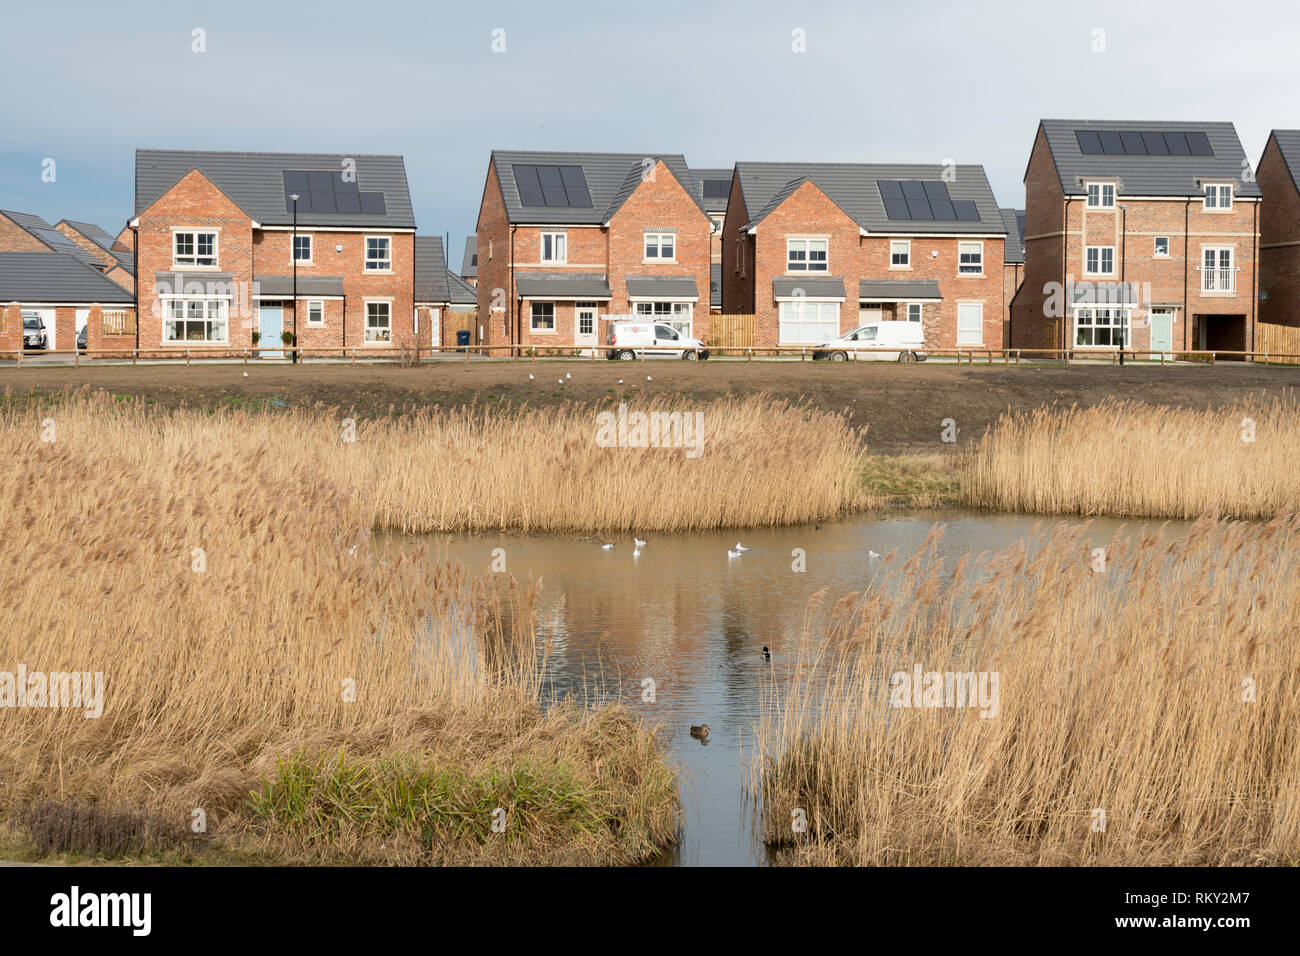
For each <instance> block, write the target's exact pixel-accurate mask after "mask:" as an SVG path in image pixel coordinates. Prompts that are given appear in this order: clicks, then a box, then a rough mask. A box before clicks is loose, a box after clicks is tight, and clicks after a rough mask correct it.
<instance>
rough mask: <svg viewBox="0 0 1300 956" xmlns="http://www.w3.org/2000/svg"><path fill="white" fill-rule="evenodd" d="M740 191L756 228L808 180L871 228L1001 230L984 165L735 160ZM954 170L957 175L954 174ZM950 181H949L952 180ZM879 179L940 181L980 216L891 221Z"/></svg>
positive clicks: (983, 231)
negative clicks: (738, 161)
mask: <svg viewBox="0 0 1300 956" xmlns="http://www.w3.org/2000/svg"><path fill="white" fill-rule="evenodd" d="M736 172H737V173H738V174H739V176H740V190H741V195H742V196H743V198H744V200H745V208H746V209H747V210H749V214H750V221H749V223H748V224H747V225H746V226H745V228H746V229H752V228H754V227H756V226H757V225H758V224H759V223H761V222H762V221H763V220H764V219H766V218H767V216H768V215H770V214H771V212H772V210H774V209H776V207H777V206H779V205H780V204H781V203H782V202H784V201H785V200H786V199H788V198H789V197H790V196H791V195H792V194H793V193H794V191H795V190H796V189H798V188H799V186H801V185H802V184H803V183H805V182H811V183H812V184H813V185H815V186H816V187H817V188H818V189H820V190H821V191H822V192H823V193H825V194H826V196H827V197H828V198H829V199H830V200H831V202H833V203H835V204H836V205H837V206H839V207H840V208H841V209H842V210H844V213H845V215H847V216H848V217H849V218H850V219H852V220H853V221H854V222H856V223H857V224H858V225H859V226H860V227H861V228H863V229H865V230H866V231H867V232H882V233H883V232H902V233H914V234H915V233H953V234H961V233H1003V232H1005V231H1006V227H1005V226H1004V225H1003V223H1002V216H1001V215H1000V214H999V213H998V203H997V200H996V199H994V198H993V189H992V187H990V186H989V180H988V176H986V175H985V174H984V167H983V166H957V167H955V169H954V167H945V166H937V165H923V164H897V163H737V164H736ZM953 173H955V178H954V177H953ZM949 180H951V181H949ZM881 181H896V182H909V181H917V182H941V183H943V184H944V185H945V186H946V187H947V191H948V195H949V196H950V197H951V199H952V200H953V201H954V202H955V201H958V200H969V201H971V202H973V203H974V204H975V209H976V212H977V214H978V216H979V218H978V219H971V220H936V219H930V220H919V219H906V220H901V219H890V218H889V216H888V215H887V214H886V212H885V202H884V199H883V197H882V196H881V193H880V186H879V185H878V183H879V182H881Z"/></svg>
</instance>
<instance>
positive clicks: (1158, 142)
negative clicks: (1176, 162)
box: [1142, 133, 1169, 156]
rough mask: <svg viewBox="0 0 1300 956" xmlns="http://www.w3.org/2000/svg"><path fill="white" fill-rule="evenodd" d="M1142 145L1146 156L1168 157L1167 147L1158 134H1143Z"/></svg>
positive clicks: (1163, 139)
mask: <svg viewBox="0 0 1300 956" xmlns="http://www.w3.org/2000/svg"><path fill="white" fill-rule="evenodd" d="M1142 145H1143V146H1145V147H1146V150H1147V155H1148V156H1168V155H1169V147H1168V146H1166V145H1165V138H1164V137H1163V136H1161V135H1160V134H1159V133H1143V134H1142Z"/></svg>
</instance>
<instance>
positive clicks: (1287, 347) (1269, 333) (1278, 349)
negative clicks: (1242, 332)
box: [1255, 322, 1300, 365]
mask: <svg viewBox="0 0 1300 956" xmlns="http://www.w3.org/2000/svg"><path fill="white" fill-rule="evenodd" d="M1255 351H1256V352H1268V353H1269V361H1270V362H1283V363H1285V364H1287V365H1300V358H1278V359H1275V358H1273V357H1272V356H1273V355H1279V354H1288V353H1289V354H1290V355H1293V356H1296V355H1300V325H1274V324H1273V323H1272V322H1260V323H1258V324H1257V325H1256V327H1255Z"/></svg>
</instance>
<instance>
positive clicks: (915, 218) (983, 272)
mask: <svg viewBox="0 0 1300 956" xmlns="http://www.w3.org/2000/svg"><path fill="white" fill-rule="evenodd" d="M1005 238H1006V227H1005V226H1004V225H1003V221H1002V217H1001V215H1000V214H999V212H998V204H997V201H996V200H995V199H994V197H993V190H992V189H991V188H990V186H989V182H988V177H987V176H986V175H985V174H984V169H983V167H981V166H957V167H955V168H954V167H942V166H927V165H887V164H865V163H855V164H847V163H737V164H736V168H735V171H734V175H733V178H732V184H731V195H730V198H729V200H728V205H727V217H726V224H725V226H724V249H725V252H724V261H723V268H722V311H723V312H724V313H727V314H734V313H752V314H753V315H754V316H755V326H756V342H755V344H756V345H759V346H773V345H816V344H818V343H820V342H824V341H826V340H827V339H830V338H835V337H836V336H837V335H839V334H841V333H843V332H847V331H850V330H852V329H854V328H856V327H857V326H858V325H860V324H861V323H863V322H866V321H871V320H872V319H897V320H907V321H915V322H921V323H922V324H923V326H924V328H925V341H926V344H927V345H928V346H929V347H930V348H945V349H951V348H955V347H958V346H971V347H979V346H983V347H988V348H1001V347H1002V311H1003V291H1002V290H1003V266H1002V262H1003V242H1004V239H1005Z"/></svg>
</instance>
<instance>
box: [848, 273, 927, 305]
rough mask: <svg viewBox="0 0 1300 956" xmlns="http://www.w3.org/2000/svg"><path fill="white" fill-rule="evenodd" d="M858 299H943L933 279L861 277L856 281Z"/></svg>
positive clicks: (897, 300) (900, 300)
mask: <svg viewBox="0 0 1300 956" xmlns="http://www.w3.org/2000/svg"><path fill="white" fill-rule="evenodd" d="M858 298H859V299H877V300H881V301H884V302H904V301H907V300H909V299H910V300H912V301H916V300H918V299H919V300H927V299H928V300H932V301H939V300H942V299H943V293H942V292H940V291H939V283H938V280H935V279H875V280H868V279H863V280H861V281H859V282H858Z"/></svg>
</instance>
